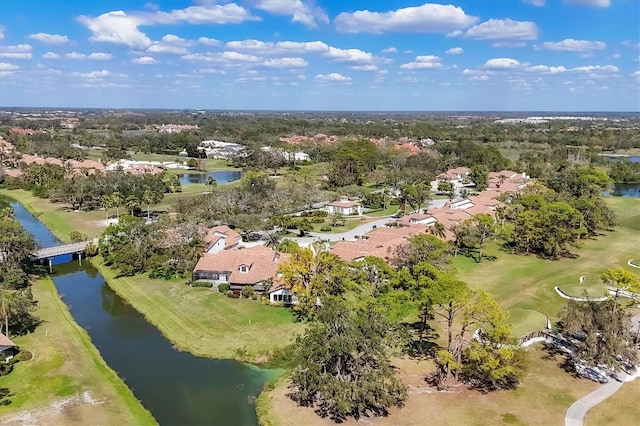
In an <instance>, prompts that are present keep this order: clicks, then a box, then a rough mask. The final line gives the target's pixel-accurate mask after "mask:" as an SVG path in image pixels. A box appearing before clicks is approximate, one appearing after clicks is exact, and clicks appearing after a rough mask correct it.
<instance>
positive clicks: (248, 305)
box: [93, 258, 303, 361]
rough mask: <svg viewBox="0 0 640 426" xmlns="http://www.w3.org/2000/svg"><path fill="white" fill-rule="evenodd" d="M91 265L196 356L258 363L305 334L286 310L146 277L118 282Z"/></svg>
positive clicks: (102, 268)
mask: <svg viewBox="0 0 640 426" xmlns="http://www.w3.org/2000/svg"><path fill="white" fill-rule="evenodd" d="M93 264H94V265H95V266H96V267H97V268H98V269H99V270H100V273H101V274H102V276H103V277H104V278H105V279H106V280H107V283H108V284H109V286H110V287H111V288H112V289H113V290H114V291H115V292H116V293H118V295H120V297H122V298H124V299H125V300H126V301H127V302H129V303H130V304H131V305H132V306H133V307H134V308H135V309H136V310H138V311H139V312H140V313H142V314H143V315H144V316H145V317H146V318H147V320H148V321H149V322H150V323H152V324H153V325H155V326H156V327H158V329H159V330H160V331H161V332H162V334H164V336H166V337H167V338H168V339H169V340H170V341H171V342H172V343H173V344H174V345H176V347H177V348H179V349H180V350H184V351H188V352H191V353H193V354H195V355H198V356H203V357H209V358H223V359H238V358H243V356H241V352H245V351H246V352H247V353H248V356H249V358H251V359H252V360H254V361H262V360H266V357H268V355H269V353H270V352H271V351H273V350H275V349H277V348H280V347H283V346H285V345H287V344H289V343H291V342H292V341H293V339H294V337H295V336H296V335H297V334H299V333H301V332H302V330H303V324H301V323H296V322H295V318H294V316H293V314H291V312H290V311H288V310H287V309H285V308H276V307H273V306H267V305H263V304H262V303H261V302H260V301H257V300H247V299H232V298H229V297H226V296H224V295H222V294H220V293H218V292H217V290H211V289H208V288H192V287H190V286H188V285H186V284H184V283H176V282H170V281H163V280H153V279H150V278H148V277H147V276H144V275H136V276H134V277H121V278H116V273H115V272H114V271H113V270H111V269H109V268H108V267H106V266H105V265H104V264H103V263H102V261H101V260H100V258H96V259H94V260H93Z"/></svg>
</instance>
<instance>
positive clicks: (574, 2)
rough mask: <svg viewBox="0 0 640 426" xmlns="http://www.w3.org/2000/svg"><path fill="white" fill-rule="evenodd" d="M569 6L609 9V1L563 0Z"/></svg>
mask: <svg viewBox="0 0 640 426" xmlns="http://www.w3.org/2000/svg"><path fill="white" fill-rule="evenodd" d="M564 2H565V3H566V4H569V5H571V6H586V7H609V5H610V4H611V0H564Z"/></svg>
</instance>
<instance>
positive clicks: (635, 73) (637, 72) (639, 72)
mask: <svg viewBox="0 0 640 426" xmlns="http://www.w3.org/2000/svg"><path fill="white" fill-rule="evenodd" d="M631 75H632V76H633V77H636V78H640V71H636V72H634V73H633V74H631Z"/></svg>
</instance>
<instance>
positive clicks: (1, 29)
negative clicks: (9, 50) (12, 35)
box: [0, 26, 4, 40]
mask: <svg viewBox="0 0 640 426" xmlns="http://www.w3.org/2000/svg"><path fill="white" fill-rule="evenodd" d="M0 40H4V27H2V26H0Z"/></svg>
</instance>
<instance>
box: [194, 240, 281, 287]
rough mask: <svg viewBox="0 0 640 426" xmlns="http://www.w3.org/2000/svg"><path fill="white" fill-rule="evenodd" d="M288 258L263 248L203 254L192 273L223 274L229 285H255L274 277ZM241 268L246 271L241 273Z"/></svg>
mask: <svg viewBox="0 0 640 426" xmlns="http://www.w3.org/2000/svg"><path fill="white" fill-rule="evenodd" d="M289 258H290V255H289V254H286V253H278V252H275V251H274V250H271V249H270V248H268V247H265V246H256V247H251V248H247V249H240V250H222V251H220V252H218V253H214V254H204V255H203V256H202V257H201V258H200V260H198V263H197V264H196V267H195V268H194V270H193V271H194V273H196V272H197V271H210V272H217V273H225V274H229V275H230V276H229V283H230V284H251V285H255V284H258V283H260V282H262V281H265V280H268V279H269V278H272V277H274V276H276V274H277V272H278V268H279V266H280V264H281V263H283V262H286V261H288V260H289ZM241 267H247V268H248V271H247V272H241V271H240V268H241Z"/></svg>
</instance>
